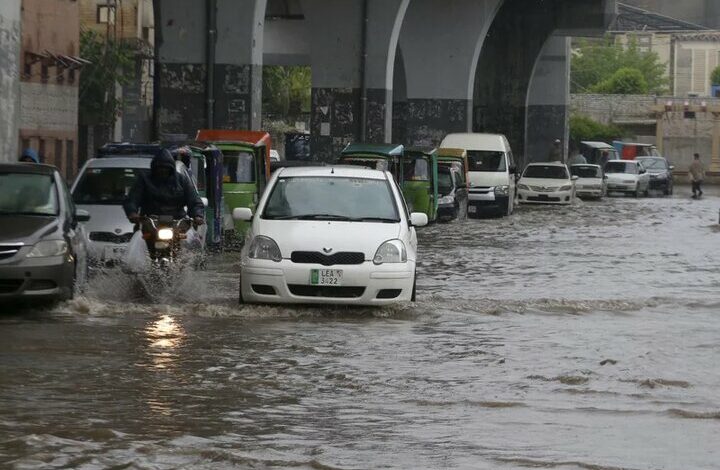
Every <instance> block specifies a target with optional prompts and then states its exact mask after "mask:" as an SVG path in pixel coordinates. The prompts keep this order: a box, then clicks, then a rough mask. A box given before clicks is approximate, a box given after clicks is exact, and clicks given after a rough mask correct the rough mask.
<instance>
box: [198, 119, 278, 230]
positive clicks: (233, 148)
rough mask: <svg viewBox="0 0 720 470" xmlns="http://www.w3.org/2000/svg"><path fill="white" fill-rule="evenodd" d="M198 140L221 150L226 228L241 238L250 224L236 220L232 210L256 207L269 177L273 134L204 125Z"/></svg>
mask: <svg viewBox="0 0 720 470" xmlns="http://www.w3.org/2000/svg"><path fill="white" fill-rule="evenodd" d="M196 140H198V141H201V142H209V143H211V144H213V145H215V146H216V147H217V148H218V149H220V150H221V151H222V154H223V158H222V162H223V174H222V175H223V176H222V192H223V199H224V230H225V231H226V232H229V233H227V234H226V239H228V238H230V239H235V241H236V242H238V241H241V240H242V239H243V238H244V237H245V232H246V231H247V229H248V228H249V227H250V224H249V223H248V222H243V221H234V222H233V220H232V217H230V214H231V213H232V210H233V209H235V208H236V207H247V208H249V209H252V210H253V212H254V211H255V210H256V208H257V203H258V201H259V200H260V196H261V195H262V192H263V191H264V190H265V186H266V185H267V182H268V180H269V179H270V146H271V141H270V134H268V133H267V132H261V131H237V130H221V129H202V130H199V131H198V133H197V137H196Z"/></svg>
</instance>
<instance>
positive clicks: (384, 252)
mask: <svg viewBox="0 0 720 470" xmlns="http://www.w3.org/2000/svg"><path fill="white" fill-rule="evenodd" d="M406 261H407V250H405V244H404V243H403V242H402V241H400V240H388V241H386V242H385V243H383V244H382V245H380V248H378V249H377V252H376V253H375V257H373V263H375V264H383V263H405V262H406Z"/></svg>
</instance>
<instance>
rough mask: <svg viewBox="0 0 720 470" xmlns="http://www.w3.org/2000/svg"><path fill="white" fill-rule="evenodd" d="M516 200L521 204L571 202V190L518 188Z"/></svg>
mask: <svg viewBox="0 0 720 470" xmlns="http://www.w3.org/2000/svg"><path fill="white" fill-rule="evenodd" d="M518 201H519V202H520V203H522V204H572V191H553V192H539V191H533V190H529V189H519V190H518Z"/></svg>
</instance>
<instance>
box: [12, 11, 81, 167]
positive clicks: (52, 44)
mask: <svg viewBox="0 0 720 470" xmlns="http://www.w3.org/2000/svg"><path fill="white" fill-rule="evenodd" d="M21 18H22V49H21V55H20V70H19V72H20V113H19V114H20V116H19V118H20V119H19V139H20V148H22V149H24V148H33V149H35V150H36V151H37V152H38V153H39V155H40V157H41V159H42V161H43V162H44V163H49V164H52V165H55V166H57V167H58V169H59V170H60V172H61V173H62V174H64V175H65V176H66V177H67V178H71V177H73V176H74V174H75V173H76V172H77V148H78V147H77V133H78V125H77V122H78V99H79V96H78V94H79V93H78V92H79V82H80V73H79V69H80V67H81V66H82V62H81V61H80V60H79V57H78V56H79V49H80V10H79V6H78V3H77V2H76V1H75V0H52V1H47V0H22V13H21Z"/></svg>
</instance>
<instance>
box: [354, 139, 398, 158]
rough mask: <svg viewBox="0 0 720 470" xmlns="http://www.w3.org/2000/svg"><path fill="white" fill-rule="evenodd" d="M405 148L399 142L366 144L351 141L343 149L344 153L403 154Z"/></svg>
mask: <svg viewBox="0 0 720 470" xmlns="http://www.w3.org/2000/svg"><path fill="white" fill-rule="evenodd" d="M404 150H405V148H404V147H403V146H402V145H398V144H365V143H357V142H356V143H351V144H348V145H347V147H345V149H344V150H343V151H342V155H347V154H352V153H370V154H378V155H392V156H397V155H402V154H403V151H404Z"/></svg>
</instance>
